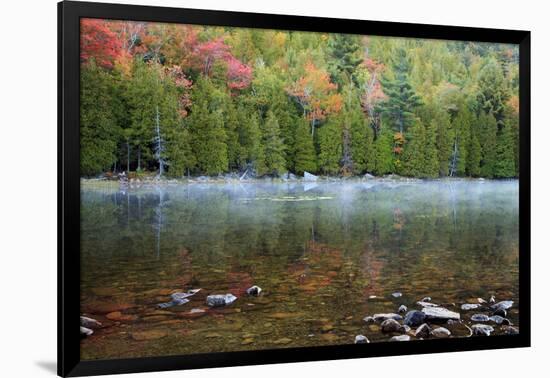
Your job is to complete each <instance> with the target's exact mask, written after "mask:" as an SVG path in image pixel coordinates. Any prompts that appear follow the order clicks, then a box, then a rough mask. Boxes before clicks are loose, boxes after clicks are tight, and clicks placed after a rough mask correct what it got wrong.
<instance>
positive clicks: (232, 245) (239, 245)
mask: <svg viewBox="0 0 550 378" xmlns="http://www.w3.org/2000/svg"><path fill="white" fill-rule="evenodd" d="M81 198H82V203H81V214H82V215H81V259H82V267H83V268H82V283H81V293H82V294H81V296H82V310H83V312H86V313H89V314H93V315H95V316H96V317H100V318H102V317H103V318H102V319H103V320H104V321H106V322H107V323H109V319H104V317H105V316H106V314H108V313H110V312H113V311H114V312H116V311H121V312H122V313H123V314H125V315H127V316H131V318H128V319H133V320H132V321H120V320H119V321H115V322H114V323H113V326H112V327H109V328H106V329H104V330H101V332H100V333H98V335H99V336H101V337H97V338H89V339H86V340H84V341H83V344H82V355H83V358H109V357H136V356H151V355H170V354H185V353H195V352H212V351H228V350H240V349H261V348H273V347H282V346H307V345H323V344H334V343H349V342H352V341H350V340H353V338H354V336H355V334H357V333H363V334H368V336H369V338H370V339H371V340H374V341H377V340H383V339H384V336H383V335H381V334H380V333H379V332H377V331H376V330H371V329H368V328H365V327H366V324H365V323H364V322H363V321H362V320H361V319H362V318H363V317H364V316H365V315H368V314H372V313H373V312H380V311H382V312H388V311H391V312H394V311H396V309H397V307H398V306H399V304H406V305H408V306H409V305H414V302H415V301H416V300H418V299H419V298H422V297H424V296H431V297H432V298H433V299H434V301H438V302H440V303H455V302H456V303H461V302H464V301H467V300H469V299H471V298H476V297H484V298H488V297H489V295H491V294H496V295H497V296H500V297H505V298H506V299H513V300H515V301H516V302H517V301H518V298H517V293H518V184H517V181H499V182H489V181H460V180H454V181H448V182H446V181H436V182H377V181H375V182H343V183H323V182H319V183H307V184H299V183H296V184H294V183H285V184H259V183H258V184H245V183H239V184H227V185H224V184H193V185H178V186H162V187H140V188H130V187H129V188H125V189H124V190H120V188H119V187H118V186H109V185H104V184H98V185H96V184H90V183H85V184H83V187H82V190H81ZM253 284H258V285H260V286H261V287H262V288H264V290H265V295H264V296H262V297H260V298H257V299H250V298H246V297H245V296H243V295H244V290H246V288H247V287H249V286H251V285H253ZM198 287H201V288H203V290H202V291H201V293H199V294H197V295H196V296H194V297H193V299H192V301H191V302H190V303H188V304H186V305H185V306H181V308H173V309H170V311H164V313H157V312H158V311H157V312H155V311H156V310H155V304H156V303H159V302H165V301H166V300H167V299H168V298H167V296H168V294H169V293H170V291H172V290H177V289H179V290H183V289H185V290H187V289H189V288H198ZM396 290H399V291H402V292H403V297H402V298H400V299H399V300H398V301H395V300H393V299H390V297H391V296H390V295H389V294H390V293H392V292H393V291H396ZM225 292H232V293H233V294H235V295H237V296H238V297H239V300H238V301H237V302H236V303H235V304H234V305H232V306H231V308H227V309H220V310H215V311H210V310H208V309H205V310H206V311H205V313H204V314H203V313H200V314H201V316H200V317H199V316H196V317H192V316H191V315H190V314H188V313H187V312H186V311H189V310H191V309H192V308H200V309H202V308H203V307H205V306H204V296H205V295H207V294H209V293H225ZM373 296H377V297H378V298H385V299H382V300H375V301H373V300H371V299H372V297H373ZM369 298H370V299H369ZM196 314H199V312H197V313H196ZM111 317H114V315H113V316H111ZM511 317H512V318H513V319H514V318H515V320H517V314H514V313H512V314H511ZM151 330H156V331H157V332H160V331H159V330H164V331H163V332H164V334H163V335H164V336H163V337H160V338H153V339H151V340H147V341H142V340H140V341H139V342H136V340H135V339H133V338H132V334H133V333H135V332H138V331H139V332H150V331H151ZM208 332H210V333H214V334H215V335H211V334H208ZM251 335H253V336H251ZM207 336H211V337H207ZM245 336H248V337H245ZM222 340H223V341H222ZM245 340H246V341H245ZM251 340H252V341H251ZM281 340H282V341H281Z"/></svg>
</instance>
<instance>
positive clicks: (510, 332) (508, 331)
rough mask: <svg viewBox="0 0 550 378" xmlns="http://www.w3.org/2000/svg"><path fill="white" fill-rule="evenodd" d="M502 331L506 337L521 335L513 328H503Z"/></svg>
mask: <svg viewBox="0 0 550 378" xmlns="http://www.w3.org/2000/svg"><path fill="white" fill-rule="evenodd" d="M502 330H503V331H504V334H505V335H519V329H517V328H516V327H512V326H503V327H502Z"/></svg>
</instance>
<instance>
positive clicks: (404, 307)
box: [397, 305, 407, 313]
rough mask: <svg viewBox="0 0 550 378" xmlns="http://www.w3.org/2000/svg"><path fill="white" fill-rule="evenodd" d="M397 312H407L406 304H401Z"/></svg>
mask: <svg viewBox="0 0 550 378" xmlns="http://www.w3.org/2000/svg"><path fill="white" fill-rule="evenodd" d="M397 312H400V313H405V312H407V306H405V305H401V306H399V309H398V310H397Z"/></svg>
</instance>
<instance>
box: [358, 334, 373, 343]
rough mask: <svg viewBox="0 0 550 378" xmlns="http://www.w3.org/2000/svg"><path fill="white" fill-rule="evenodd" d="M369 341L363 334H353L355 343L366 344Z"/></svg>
mask: <svg viewBox="0 0 550 378" xmlns="http://www.w3.org/2000/svg"><path fill="white" fill-rule="evenodd" d="M368 343H370V341H369V339H367V337H366V336H365V335H357V336H355V344H368Z"/></svg>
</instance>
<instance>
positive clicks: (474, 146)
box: [466, 130, 481, 177]
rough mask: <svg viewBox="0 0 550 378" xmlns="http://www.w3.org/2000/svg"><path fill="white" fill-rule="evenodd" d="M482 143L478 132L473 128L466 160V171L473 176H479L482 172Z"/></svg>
mask: <svg viewBox="0 0 550 378" xmlns="http://www.w3.org/2000/svg"><path fill="white" fill-rule="evenodd" d="M480 162H481V145H480V144H479V139H478V137H477V133H475V132H474V131H473V130H472V133H471V136H470V147H469V151H468V160H467V162H466V173H467V174H468V175H469V176H472V177H478V176H479V175H480V174H481V167H480Z"/></svg>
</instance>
